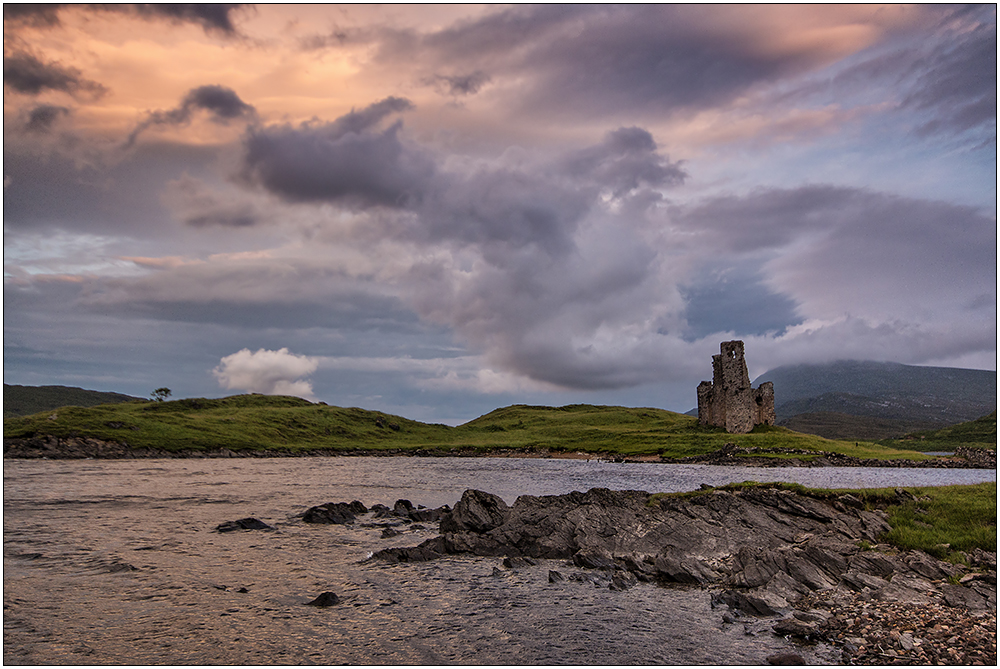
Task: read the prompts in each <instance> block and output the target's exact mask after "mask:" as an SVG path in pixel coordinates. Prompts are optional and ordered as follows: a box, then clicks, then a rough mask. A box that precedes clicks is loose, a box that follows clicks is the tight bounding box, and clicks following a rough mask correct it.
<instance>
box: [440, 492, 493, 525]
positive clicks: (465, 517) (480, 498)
mask: <svg viewBox="0 0 1000 669" xmlns="http://www.w3.org/2000/svg"><path fill="white" fill-rule="evenodd" d="M508 512H509V507H508V506H507V503H506V502H504V501H503V500H502V499H500V498H499V497H497V496H496V495H492V494H490V493H488V492H482V491H481V490H466V491H465V492H464V493H462V499H461V500H459V502H458V504H456V505H455V508H454V509H453V510H452V512H451V513H449V514H446V515H444V516H443V517H442V518H441V532H477V533H480V534H481V533H483V532H488V531H490V530H492V529H494V528H496V527H499V526H500V525H502V524H503V522H504V521H505V520H506V519H507V514H508Z"/></svg>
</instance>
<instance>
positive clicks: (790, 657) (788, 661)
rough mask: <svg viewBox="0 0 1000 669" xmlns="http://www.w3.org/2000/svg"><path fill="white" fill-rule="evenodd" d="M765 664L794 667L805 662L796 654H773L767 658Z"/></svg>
mask: <svg viewBox="0 0 1000 669" xmlns="http://www.w3.org/2000/svg"><path fill="white" fill-rule="evenodd" d="M767 663H768V664H771V665H779V666H794V665H803V664H805V663H806V660H805V658H803V657H802V656H801V655H798V654H797V653H775V654H774V655H768V656H767Z"/></svg>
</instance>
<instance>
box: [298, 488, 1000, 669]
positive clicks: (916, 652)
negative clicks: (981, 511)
mask: <svg viewBox="0 0 1000 669" xmlns="http://www.w3.org/2000/svg"><path fill="white" fill-rule="evenodd" d="M897 495H899V496H901V497H903V498H905V497H907V496H908V495H909V493H907V492H906V491H904V490H902V489H900V490H899V491H898V492H897ZM325 506H326V507H328V509H330V510H334V511H336V513H335V514H334V515H335V516H337V517H338V518H341V517H342V516H339V515H338V514H339V513H340V512H341V511H349V510H350V505H348V504H344V503H341V504H338V505H325ZM315 508H316V509H319V508H321V507H315ZM354 510H355V511H357V509H354ZM311 511H312V510H311ZM378 512H379V513H380V514H382V515H381V516H380V517H382V518H385V517H395V518H397V519H399V518H403V519H405V522H413V518H412V517H411V515H410V514H412V513H413V512H414V510H413V509H412V505H409V506H407V505H401V503H397V505H396V508H395V509H392V510H390V509H387V508H382V509H379V510H378ZM421 513H422V514H423V515H422V516H421V519H422V520H425V521H428V520H429V521H433V520H434V518H435V517H438V518H440V535H439V536H437V537H435V538H433V539H429V540H427V541H424V542H423V543H421V544H419V545H417V546H412V547H394V548H388V549H385V550H382V551H379V552H377V553H375V554H374V555H373V556H372V558H371V559H372V560H383V561H387V562H390V563H398V562H419V561H426V560H433V559H437V558H440V557H442V556H446V555H462V554H471V555H479V556H495V557H497V558H498V559H502V563H501V564H502V566H503V567H504V568H507V569H512V568H513V569H516V568H518V567H524V566H526V565H534V564H537V563H538V561H539V560H543V559H557V560H561V561H562V562H561V564H563V565H565V567H569V568H570V569H571V570H574V571H571V572H570V573H568V574H567V573H564V569H565V567H564V568H562V569H554V570H550V571H549V573H548V578H549V582H562V581H566V582H573V581H577V582H582V583H586V584H594V585H597V586H600V587H606V588H608V589H609V590H612V591H613V590H624V589H627V588H630V587H632V586H634V585H635V584H636V583H638V582H639V581H648V582H656V583H663V584H686V585H688V586H697V587H701V588H704V589H706V590H707V591H708V592H710V593H711V597H712V602H713V606H715V607H718V608H719V610H720V623H721V624H723V625H744V626H745V627H746V629H747V630H748V631H747V633H751V632H750V631H749V630H750V628H751V627H752V626H753V625H752V624H751V621H754V622H757V621H760V620H761V619H765V620H773V624H771V630H772V633H773V634H777V635H780V636H784V637H787V638H790V639H795V640H797V641H799V642H801V643H814V642H825V643H827V644H829V645H830V646H832V647H834V648H836V649H838V650H839V651H840V653H841V657H842V661H843V663H845V664H986V665H993V664H996V659H997V654H996V606H997V605H996V553H988V552H985V551H982V550H979V549H977V550H976V551H974V552H973V553H971V554H968V555H965V556H964V559H965V562H966V563H967V564H964V565H957V564H952V563H949V562H944V561H941V560H937V559H935V558H933V557H931V556H930V555H927V554H926V553H923V552H921V551H899V550H897V549H894V548H893V547H891V546H889V545H887V544H879V543H878V539H879V537H880V536H881V535H882V534H883V533H884V532H885V531H886V530H888V525H887V523H886V516H885V514H884V512H882V511H879V510H877V509H872V510H869V509H866V508H864V505H863V504H862V503H861V502H860V500H858V499H857V498H855V497H853V496H852V495H848V494H838V495H835V496H831V497H828V498H818V497H813V496H809V495H805V494H801V493H798V492H794V491H791V490H787V489H782V488H780V487H774V488H768V487H761V486H754V487H748V488H743V489H733V490H728V489H706V490H703V491H700V492H699V493H695V494H687V495H671V496H662V497H661V496H651V495H649V494H647V493H645V492H640V491H611V490H605V489H593V490H590V491H589V492H587V493H579V492H574V493H570V494H568V495H558V496H547V497H533V496H522V497H520V498H518V500H517V501H516V502H515V503H514V505H513V506H508V505H507V504H506V503H504V502H503V500H502V499H500V498H499V497H496V496H495V495H491V494H489V493H485V492H482V491H476V490H468V491H466V492H465V494H463V496H462V499H461V501H460V502H459V503H458V504H457V505H456V506H455V508H454V509H448V508H447V507H444V508H442V509H436V510H422V511H421ZM321 516H323V514H321ZM313 522H316V521H313ZM319 522H341V521H339V520H338V521H328V520H323V521H319ZM343 522H353V518H351V519H348V520H344V521H343ZM389 536H392V535H389ZM500 566H501V565H498V567H497V569H498V570H499V569H500ZM769 661H771V662H772V663H775V664H780V663H794V664H802V663H803V662H802V658H801V656H798V655H796V654H794V653H792V654H790V655H785V656H775V657H772V658H769Z"/></svg>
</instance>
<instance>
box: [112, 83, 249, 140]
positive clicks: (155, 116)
mask: <svg viewBox="0 0 1000 669" xmlns="http://www.w3.org/2000/svg"><path fill="white" fill-rule="evenodd" d="M199 110H200V111H205V112H208V114H209V118H211V119H212V121H214V122H215V123H218V124H221V125H225V124H226V123H228V122H229V121H232V120H236V119H243V120H246V121H253V120H254V119H255V118H256V117H257V110H256V109H254V107H253V105H250V104H247V103H246V102H244V101H243V100H241V99H240V96H239V95H237V94H236V92H235V91H233V90H232V89H231V88H226V87H225V86H219V85H216V84H210V85H207V86H198V87H197V88H192V89H191V90H190V91H188V92H187V94H186V95H185V96H184V99H182V100H181V103H180V105H179V106H178V107H175V108H174V109H168V110H160V111H154V112H151V113H150V114H149V116H147V117H146V119H145V120H144V121H143V122H142V123H140V124H139V125H137V126H136V127H135V129H134V130H133V131H132V132H131V133H130V134H129V136H128V140H127V141H126V142H125V146H126V147H129V146H132V145H133V144H134V143H135V141H136V139H138V137H139V134H140V133H142V132H143V131H144V130H146V129H147V128H149V127H151V126H156V125H169V126H181V125H186V124H188V123H190V122H191V118H192V116H194V113H195V112H196V111H199Z"/></svg>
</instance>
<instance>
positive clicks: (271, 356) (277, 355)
mask: <svg viewBox="0 0 1000 669" xmlns="http://www.w3.org/2000/svg"><path fill="white" fill-rule="evenodd" d="M318 367H319V362H318V361H317V360H316V359H315V358H310V357H308V356H304V355H296V354H294V353H289V352H288V349H287V348H281V349H278V350H277V351H269V350H265V349H259V350H257V351H255V352H252V353H251V352H250V349H247V348H244V349H242V350H240V351H237V352H236V353H233V354H232V355H227V356H225V357H224V358H222V360H220V361H219V365H218V367H216V368H215V369H214V370H212V374H213V375H214V376H215V378H216V379H217V380H218V382H219V385H220V386H222V387H223V388H226V389H228V390H245V391H247V392H251V393H261V394H264V395H293V396H295V397H302V398H305V399H313V390H312V384H311V383H310V382H309V381H306V380H305V379H302V378H301V377H304V376H309V375H311V374H312V373H313V372H315V371H316V369H317V368H318Z"/></svg>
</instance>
